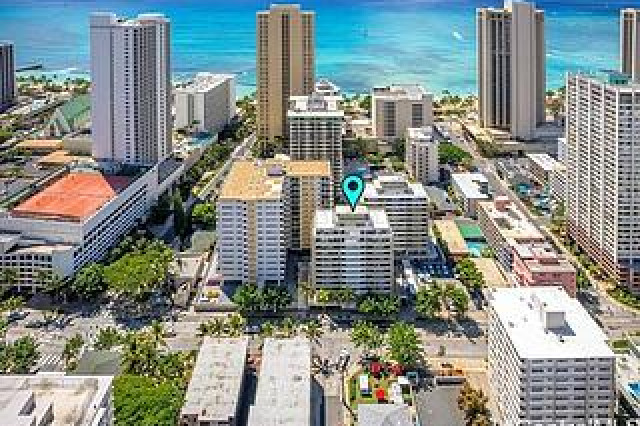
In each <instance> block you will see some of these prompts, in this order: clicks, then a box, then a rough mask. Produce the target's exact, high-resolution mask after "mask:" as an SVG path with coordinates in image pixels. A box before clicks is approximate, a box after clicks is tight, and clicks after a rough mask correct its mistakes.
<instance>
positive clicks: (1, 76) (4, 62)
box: [0, 41, 17, 112]
mask: <svg viewBox="0 0 640 426" xmlns="http://www.w3.org/2000/svg"><path fill="white" fill-rule="evenodd" d="M16 91H17V89H16V64H15V52H14V49H13V43H10V42H8V41H0V112H4V111H5V110H6V109H7V108H9V107H10V106H11V105H13V104H14V103H15V100H16V95H17V93H16Z"/></svg>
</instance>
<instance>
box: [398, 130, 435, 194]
mask: <svg viewBox="0 0 640 426" xmlns="http://www.w3.org/2000/svg"><path fill="white" fill-rule="evenodd" d="M405 163H406V165H407V166H406V167H407V171H408V172H409V176H411V178H412V179H414V180H416V181H418V182H422V184H423V185H427V184H429V183H435V182H438V181H439V180H440V163H439V160H438V140H437V139H436V138H434V137H433V128H432V127H428V126H427V127H412V128H409V129H407V143H406V146H405Z"/></svg>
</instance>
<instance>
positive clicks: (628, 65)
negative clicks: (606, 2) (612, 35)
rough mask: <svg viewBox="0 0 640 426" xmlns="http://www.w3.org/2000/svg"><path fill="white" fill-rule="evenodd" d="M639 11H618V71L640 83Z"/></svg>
mask: <svg viewBox="0 0 640 426" xmlns="http://www.w3.org/2000/svg"><path fill="white" fill-rule="evenodd" d="M639 42H640V9H622V10H621V11H620V71H621V72H623V73H625V74H627V75H629V76H630V77H631V79H632V80H633V81H635V82H640V45H639V44H638V43H639Z"/></svg>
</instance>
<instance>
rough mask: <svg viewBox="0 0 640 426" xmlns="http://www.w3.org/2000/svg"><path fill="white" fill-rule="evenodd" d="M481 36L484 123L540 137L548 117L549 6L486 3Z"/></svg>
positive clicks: (479, 17)
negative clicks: (540, 127)
mask: <svg viewBox="0 0 640 426" xmlns="http://www.w3.org/2000/svg"><path fill="white" fill-rule="evenodd" d="M476 41H477V45H476V46H477V52H476V55H477V62H478V63H477V73H478V77H477V78H478V118H479V124H480V126H482V127H487V128H495V129H500V130H505V131H508V132H510V134H511V136H512V137H513V138H515V139H519V140H532V139H534V137H535V131H536V126H537V124H539V123H542V122H544V121H545V105H544V101H545V91H546V71H545V36H544V12H543V11H542V10H537V9H536V8H535V6H534V5H533V4H531V3H525V2H518V1H505V4H504V7H503V8H480V9H478V10H477V12H476Z"/></svg>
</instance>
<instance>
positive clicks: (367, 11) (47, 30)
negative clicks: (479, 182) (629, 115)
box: [0, 0, 640, 95]
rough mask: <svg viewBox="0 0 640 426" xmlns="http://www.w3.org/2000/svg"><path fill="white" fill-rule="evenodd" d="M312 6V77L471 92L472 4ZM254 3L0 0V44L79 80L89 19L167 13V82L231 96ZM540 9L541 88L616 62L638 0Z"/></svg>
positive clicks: (243, 80)
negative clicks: (624, 24)
mask: <svg viewBox="0 0 640 426" xmlns="http://www.w3.org/2000/svg"><path fill="white" fill-rule="evenodd" d="M297 2H298V3H301V5H302V7H303V8H304V9H311V10H315V11H316V71H317V72H316V75H317V76H318V77H327V78H329V79H331V80H332V81H334V82H335V83H336V84H338V85H339V86H340V87H342V89H343V91H345V92H347V93H356V92H364V91H369V90H370V88H371V87H372V86H373V85H379V84H388V83H393V82H396V83H402V82H416V83H421V84H423V85H424V86H426V87H427V88H429V89H430V90H431V91H432V92H433V93H435V94H436V95H437V94H439V93H441V92H442V91H443V90H449V91H450V92H452V93H459V94H464V93H473V92H475V87H476V81H475V80H476V77H475V67H476V64H475V61H476V59H475V41H474V39H475V8H476V7H481V6H501V3H500V2H499V1H495V0H493V1H487V0H485V1H478V0H350V1H337V0H309V1H304V0H299V1H297ZM269 3H270V2H268V1H264V0H261V1H258V0H229V1H219V0H213V1H205V0H157V1H149V0H139V1H121V0H120V1H118V0H114V1H89V0H75V1H74V0H68V1H62V0H11V1H7V0H0V40H2V39H6V40H12V41H14V42H15V45H16V56H17V63H18V65H19V66H23V65H29V64H34V63H42V64H43V65H44V66H45V68H46V73H47V74H48V75H55V76H56V77H57V78H59V79H60V78H67V77H75V76H86V75H87V73H88V69H89V64H88V38H89V36H88V19H89V18H88V17H89V13H90V12H93V11H113V12H115V13H117V14H118V15H124V16H130V15H134V14H137V13H140V12H160V13H164V14H165V15H167V16H168V17H169V18H170V19H171V24H172V68H173V73H174V78H176V79H184V78H188V77H189V76H191V75H193V73H195V72H198V71H211V72H225V73H227V72H230V73H235V74H237V75H238V92H239V93H240V94H245V93H249V92H251V91H253V90H255V12H256V11H257V10H262V9H265V8H267V7H268V6H269ZM537 6H538V7H540V8H543V9H544V10H545V13H546V44H547V85H548V87H549V88H554V87H559V86H561V85H562V84H563V80H564V74H565V72H567V71H577V70H594V69H603V68H609V69H611V68H617V67H618V50H619V49H618V32H619V25H618V19H619V9H620V8H622V7H633V6H636V7H640V0H636V1H622V0H614V1H606V0H605V1H598V0H591V1H590V0H570V1H560V0H556V1H553V0H550V1H541V2H537Z"/></svg>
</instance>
